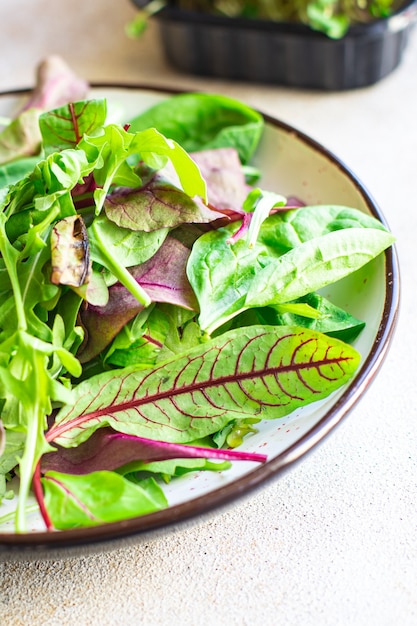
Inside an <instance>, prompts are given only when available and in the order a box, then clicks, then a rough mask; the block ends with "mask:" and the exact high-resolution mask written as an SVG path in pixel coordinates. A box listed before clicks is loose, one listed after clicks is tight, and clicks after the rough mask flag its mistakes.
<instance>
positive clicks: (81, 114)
mask: <svg viewBox="0 0 417 626" xmlns="http://www.w3.org/2000/svg"><path fill="white" fill-rule="evenodd" d="M106 115H107V107H106V103H105V101H104V100H82V101H79V102H74V103H69V104H65V105H63V106H61V107H59V108H57V109H54V110H53V111H48V112H47V113H42V115H41V116H40V117H39V127H40V129H41V133H42V138H43V143H44V150H45V153H46V154H51V153H52V152H56V151H60V150H64V149H67V148H74V147H75V146H76V145H77V144H78V142H79V141H80V140H81V139H82V137H83V136H84V135H89V134H92V133H94V131H95V130H96V129H98V128H101V127H102V126H103V124H104V122H105V120H106Z"/></svg>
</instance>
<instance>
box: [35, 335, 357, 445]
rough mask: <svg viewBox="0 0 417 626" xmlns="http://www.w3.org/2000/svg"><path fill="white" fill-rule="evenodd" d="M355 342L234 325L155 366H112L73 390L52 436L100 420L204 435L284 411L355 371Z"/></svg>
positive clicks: (148, 432) (152, 432) (173, 434)
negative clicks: (115, 368)
mask: <svg viewBox="0 0 417 626" xmlns="http://www.w3.org/2000/svg"><path fill="white" fill-rule="evenodd" d="M359 360H360V355H359V354H358V352H357V351H356V350H355V349H354V348H352V347H351V346H349V345H347V344H344V343H342V342H339V341H338V340H337V339H333V338H329V337H327V336H325V335H322V334H321V333H316V332H314V331H310V330H307V329H300V328H298V327H283V326H282V327H277V328H274V327H270V326H251V327H248V328H244V329H242V328H241V329H239V330H237V331H230V332H228V333H225V334H224V335H221V336H220V337H218V338H216V339H213V340H211V341H209V342H207V343H205V344H202V345H201V346H198V347H196V348H194V349H193V350H191V351H190V352H189V353H187V354H186V355H182V356H179V357H177V358H175V359H173V360H171V361H169V362H166V363H163V364H161V365H160V366H157V367H155V368H152V369H150V370H144V371H138V369H137V368H126V369H124V370H120V371H119V372H106V373H104V374H100V375H98V376H96V377H94V378H91V379H90V380H89V381H88V382H86V383H80V385H78V386H77V388H76V389H75V390H74V394H75V402H74V405H73V406H72V407H64V408H62V409H61V410H60V411H59V413H58V415H57V417H56V421H55V423H54V425H53V426H52V428H51V429H50V431H49V433H48V435H47V439H48V441H50V442H52V441H54V442H55V443H58V444H59V445H62V446H64V447H71V446H76V445H79V444H80V443H82V442H83V441H85V440H87V439H88V437H90V436H91V434H92V433H93V432H94V431H95V430H97V429H98V428H100V427H103V426H111V427H112V428H113V429H114V430H117V431H118V432H124V433H126V434H132V435H136V436H138V437H145V438H152V439H157V440H162V441H167V442H172V443H186V442H190V441H195V440H196V439H201V438H203V437H206V436H207V435H210V434H213V433H215V432H216V431H218V430H220V429H221V428H223V427H224V426H225V425H226V424H227V423H228V422H230V421H231V420H233V419H238V418H245V417H259V418H265V419H272V418H276V417H282V416H284V415H287V414H288V413H290V412H292V411H293V410H294V409H296V408H297V407H299V406H301V405H305V404H308V403H310V402H313V401H315V400H320V399H321V398H324V397H326V396H328V395H329V394H330V393H331V392H332V391H334V390H335V389H337V388H338V387H340V386H341V385H343V384H344V383H345V382H347V380H349V379H350V378H351V376H352V375H353V373H354V371H355V370H356V368H357V366H358V363H359Z"/></svg>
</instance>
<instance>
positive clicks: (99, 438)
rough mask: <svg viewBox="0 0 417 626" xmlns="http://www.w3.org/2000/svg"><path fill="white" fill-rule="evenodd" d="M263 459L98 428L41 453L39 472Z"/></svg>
mask: <svg viewBox="0 0 417 626" xmlns="http://www.w3.org/2000/svg"><path fill="white" fill-rule="evenodd" d="M266 458H267V457H266V456H265V455H264V454H254V453H250V452H239V451H238V450H221V449H218V448H202V447H200V446H189V445H182V444H178V443H168V442H166V441H154V440H153V439H145V438H144V437H135V436H133V435H125V434H124V433H115V432H114V431H113V430H111V429H109V428H100V429H99V430H98V431H96V432H95V433H94V434H93V435H91V437H90V438H89V439H88V441H86V442H85V443H83V444H81V445H80V446H78V447H76V448H62V447H58V449H57V451H56V452H50V453H48V454H45V455H44V456H43V459H42V471H43V472H45V471H50V470H56V471H57V472H64V473H66V474H88V473H89V472H95V471H98V470H115V469H117V468H119V467H122V466H123V465H126V464H127V463H131V462H132V461H143V462H144V463H150V462H153V461H166V460H167V459H222V460H226V461H258V462H263V461H266Z"/></svg>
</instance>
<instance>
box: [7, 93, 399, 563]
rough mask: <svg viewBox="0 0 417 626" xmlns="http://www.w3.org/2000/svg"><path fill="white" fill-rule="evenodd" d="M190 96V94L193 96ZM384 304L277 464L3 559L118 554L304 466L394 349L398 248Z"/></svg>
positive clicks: (53, 536) (389, 256)
mask: <svg viewBox="0 0 417 626" xmlns="http://www.w3.org/2000/svg"><path fill="white" fill-rule="evenodd" d="M90 86H91V88H92V89H109V90H114V89H123V90H135V91H148V92H152V91H153V92H156V93H165V94H167V95H168V94H175V93H182V92H184V91H185V90H183V89H175V88H171V87H162V86H158V85H149V84H136V83H135V84H132V83H127V84H126V83H114V82H112V83H105V82H104V83H103V82H100V83H91V85H90ZM188 91H190V90H188ZM29 92H30V89H29V88H25V89H12V90H8V91H3V92H0V98H3V97H7V96H22V95H25V94H27V93H29ZM261 113H262V115H263V116H264V118H265V121H266V123H267V124H268V125H270V126H275V127H277V128H280V129H282V130H284V131H285V132H287V133H291V134H292V135H294V136H295V137H297V138H298V139H299V140H301V141H302V142H304V143H305V144H307V145H308V146H310V147H311V148H313V149H314V150H315V151H317V152H319V153H321V154H322V155H323V156H324V157H326V158H327V159H328V160H329V161H331V162H332V164H333V165H336V166H337V167H338V168H339V169H340V170H341V171H342V172H343V173H344V174H345V175H346V176H347V177H348V178H349V179H350V180H351V182H352V183H353V184H354V185H355V186H356V187H357V188H358V190H359V191H360V193H361V195H362V197H363V198H364V200H365V202H366V204H367V207H368V210H369V212H370V213H371V214H372V215H373V216H374V217H376V218H377V219H379V220H380V221H381V222H382V223H383V224H385V225H386V226H387V222H386V220H385V217H384V216H383V214H382V212H381V210H380V209H379V207H378V205H377V204H376V202H375V201H374V199H373V198H372V196H371V195H370V194H369V192H368V191H367V189H366V188H365V186H364V185H363V184H362V182H361V181H360V180H359V179H358V177H357V176H356V175H355V174H354V173H353V172H352V171H351V170H350V169H349V168H348V167H347V166H346V165H345V164H344V163H343V162H342V161H341V160H340V159H339V158H338V157H337V156H335V155H334V154H333V153H332V152H331V151H329V150H328V149H327V148H325V147H324V146H323V145H322V144H320V143H319V142H317V141H316V140H314V139H312V138H311V137H309V136H308V135H306V134H305V133H303V132H302V131H299V130H297V129H296V128H294V127H293V126H291V125H290V124H287V123H285V122H283V121H281V120H279V119H277V118H274V117H272V116H270V115H268V114H265V113H263V112H262V111H261ZM385 258H386V271H385V303H384V308H383V313H382V316H381V321H380V325H379V328H378V332H377V336H376V339H375V341H374V343H373V346H372V349H371V351H370V353H369V355H368V357H367V358H366V360H365V361H364V362H363V364H362V366H361V368H360V370H359V372H358V374H357V376H356V377H355V379H354V381H353V383H352V384H351V385H349V386H348V387H347V389H346V391H345V392H344V393H343V394H342V395H341V396H340V398H339V399H338V400H337V402H336V403H335V404H334V405H333V406H332V407H331V408H330V409H329V410H328V411H327V412H326V413H325V414H324V415H323V417H322V418H321V419H320V420H319V421H318V422H317V424H315V425H314V427H312V428H311V429H310V430H309V431H307V432H306V433H305V434H304V435H303V436H302V437H300V439H299V440H297V441H296V442H295V443H293V444H292V445H291V446H289V447H288V448H287V449H286V450H285V451H283V452H282V453H281V454H279V455H278V456H276V457H275V458H273V459H271V460H269V461H267V462H266V463H265V464H263V465H261V466H258V467H257V468H255V469H254V470H252V471H251V472H249V473H248V474H245V475H244V476H242V477H240V478H238V479H236V480H235V481H233V482H231V483H230V484H228V485H225V486H223V487H220V488H217V489H215V490H213V491H211V492H209V493H207V494H205V495H202V496H198V497H197V498H194V499H192V500H189V501H186V502H184V503H181V504H176V505H173V506H172V507H169V508H168V509H164V510H162V511H158V512H156V513H151V514H149V515H146V516H143V517H135V518H131V519H128V520H123V521H121V522H112V523H108V524H103V525H100V526H94V527H89V528H79V529H72V530H65V531H59V532H52V533H51V532H31V533H24V534H21V535H19V534H14V533H0V558H1V559H3V560H7V559H13V558H24V559H28V558H60V557H61V556H71V555H82V554H86V553H89V552H98V551H105V550H109V549H114V548H117V547H120V546H122V545H126V543H135V542H138V541H140V540H145V539H146V540H147V539H149V538H151V537H155V536H158V535H161V534H163V533H165V532H168V531H173V530H175V529H176V528H178V527H184V526H187V524H191V523H193V522H195V521H197V520H201V518H202V516H206V515H209V514H210V513H214V512H219V511H221V510H223V509H224V508H226V507H228V506H230V505H231V504H233V503H234V502H236V501H237V500H239V499H242V498H245V497H249V496H250V495H251V494H253V493H254V491H255V490H256V489H258V488H261V487H263V486H265V485H266V484H267V483H269V482H271V481H272V480H274V479H277V478H279V477H280V476H281V475H282V474H283V472H284V471H286V470H288V469H289V468H290V467H292V466H293V465H294V464H295V463H297V462H298V461H300V460H301V459H302V458H303V457H304V456H305V455H306V454H307V453H309V452H311V451H312V450H313V449H314V448H315V447H316V446H317V445H318V444H319V443H320V442H322V441H323V440H324V438H325V437H327V435H328V434H329V433H330V432H331V431H332V430H333V429H334V428H335V427H336V426H337V425H338V424H340V422H341V421H342V419H343V418H345V417H346V416H347V415H348V414H349V413H350V411H351V410H352V409H353V407H354V406H355V405H356V403H357V402H358V401H359V399H360V397H361V396H362V394H363V393H364V392H365V391H366V389H367V388H368V387H369V385H370V383H371V382H372V381H373V379H374V377H375V375H376V374H377V372H378V371H379V369H380V367H381V365H382V362H383V361H384V359H385V357H386V354H387V351H388V348H389V346H390V344H391V340H392V338H393V334H394V331H395V327H396V322H397V318H398V310H399V303H400V273H399V265H398V256H397V252H396V248H395V246H393V247H392V248H390V249H389V250H387V251H386V252H385Z"/></svg>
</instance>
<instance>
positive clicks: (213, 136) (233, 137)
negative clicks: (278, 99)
mask: <svg viewBox="0 0 417 626" xmlns="http://www.w3.org/2000/svg"><path fill="white" fill-rule="evenodd" d="M147 128H156V129H157V130H159V131H160V132H161V133H162V134H164V135H165V136H166V137H169V138H171V139H174V140H175V141H177V142H178V143H179V144H180V145H181V146H182V147H183V148H184V149H185V150H187V152H196V151H198V150H206V149H209V148H222V147H229V148H231V147H232V148H236V150H237V151H238V153H239V156H240V159H241V161H242V162H243V163H246V162H248V161H249V159H250V158H251V156H252V155H253V153H254V152H255V149H256V147H257V145H258V142H259V140H260V137H261V134H262V131H263V128H264V121H263V117H262V116H261V115H260V114H259V113H258V112H256V111H254V110H253V109H252V108H250V107H248V106H247V105H245V104H243V103H242V102H239V101H237V100H234V99H232V98H228V97H227V96H221V95H214V94H213V95H212V94H204V93H191V94H179V95H175V96H172V97H171V98H168V99H167V100H164V101H163V102H161V103H159V104H156V105H155V106H153V107H151V108H149V109H148V110H147V111H145V113H142V114H141V115H138V116H137V117H135V118H134V119H132V120H131V122H130V129H129V130H130V131H131V132H137V131H139V130H145V129H147Z"/></svg>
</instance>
